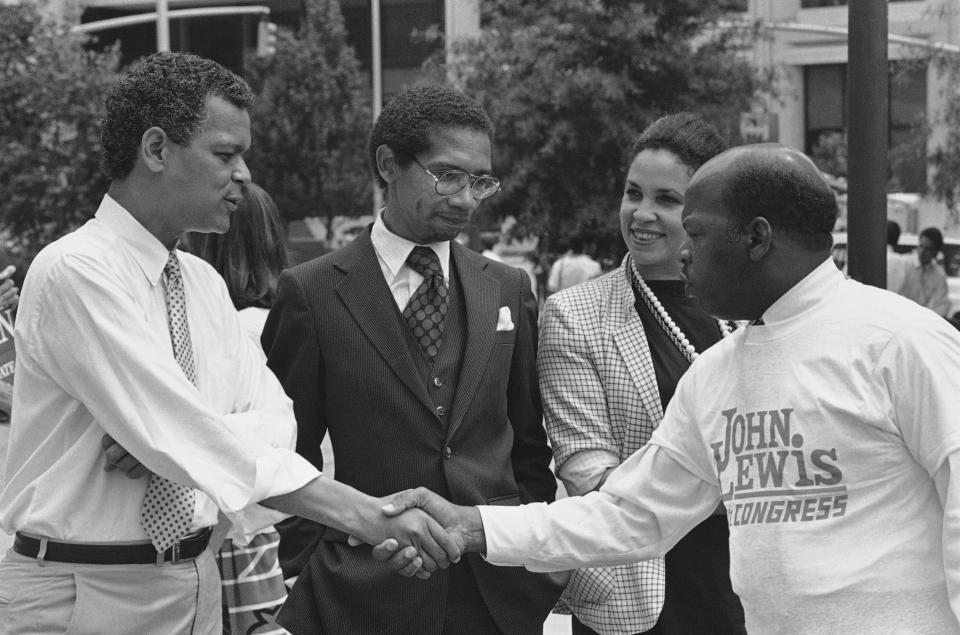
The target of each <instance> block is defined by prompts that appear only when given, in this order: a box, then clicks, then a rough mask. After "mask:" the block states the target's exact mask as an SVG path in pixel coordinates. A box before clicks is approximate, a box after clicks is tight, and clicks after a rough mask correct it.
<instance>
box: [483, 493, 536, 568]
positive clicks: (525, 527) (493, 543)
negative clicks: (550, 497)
mask: <svg viewBox="0 0 960 635" xmlns="http://www.w3.org/2000/svg"><path fill="white" fill-rule="evenodd" d="M546 508H547V504H546V503H529V504H527V505H519V506H516V507H506V506H502V505H479V506H478V507H477V509H478V510H480V520H481V521H482V522H483V533H484V536H485V537H486V542H487V550H486V553H485V554H484V556H483V557H484V559H485V560H486V561H487V562H489V563H490V564H494V565H498V566H517V565H523V564H524V562H525V560H526V559H527V558H529V556H530V554H531V553H532V552H533V544H534V540H535V539H534V531H533V527H534V522H535V521H534V517H535V516H537V515H539V514H540V513H541V512H542V511H545V510H546Z"/></svg>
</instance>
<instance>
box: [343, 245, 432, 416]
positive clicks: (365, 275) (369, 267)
mask: <svg viewBox="0 0 960 635" xmlns="http://www.w3.org/2000/svg"><path fill="white" fill-rule="evenodd" d="M340 254H341V255H340V258H339V259H338V260H337V261H336V263H335V266H336V267H337V268H339V269H340V270H341V271H343V272H344V277H343V280H341V281H340V284H338V285H337V294H338V295H339V296H340V300H341V301H342V302H343V304H344V305H345V306H346V307H347V310H348V311H349V312H350V314H351V315H352V316H353V318H354V320H356V322H357V326H358V327H359V328H360V331H361V332H363V334H364V335H365V336H366V337H367V339H369V340H370V343H371V344H372V345H373V348H374V349H375V350H376V351H377V353H379V354H380V355H381V356H382V357H383V359H384V360H385V361H386V363H387V365H388V366H390V368H391V369H392V370H393V372H394V373H395V374H396V375H397V377H398V378H399V379H400V381H401V382H403V384H404V385H405V386H406V387H407V388H409V389H410V390H411V392H413V393H414V394H415V395H416V396H417V398H418V399H420V401H422V402H423V403H424V405H425V406H426V407H427V408H429V409H431V410H432V405H431V402H430V397H429V395H428V394H427V389H426V387H425V386H424V385H423V382H422V381H420V375H419V373H418V372H417V368H416V365H415V363H414V361H413V359H412V358H411V356H410V349H409V348H408V347H407V343H406V339H405V334H404V333H403V331H401V330H400V329H401V328H402V327H401V325H400V321H399V320H397V319H396V318H395V315H396V304H395V302H394V299H393V294H392V293H391V292H390V287H388V286H387V282H386V280H385V279H384V277H383V271H382V270H381V269H380V262H379V260H378V259H377V254H376V252H375V251H374V249H373V243H372V242H371V241H370V230H369V229H367V230H366V231H364V232H363V233H362V234H360V235H359V236H357V237H356V238H355V239H354V240H353V242H351V243H350V245H349V246H348V247H347V248H345V249H343V250H342V251H341V252H340ZM360 361H362V360H360Z"/></svg>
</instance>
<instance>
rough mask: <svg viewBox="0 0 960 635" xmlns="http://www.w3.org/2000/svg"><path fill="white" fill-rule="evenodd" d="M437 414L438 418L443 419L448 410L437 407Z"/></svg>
mask: <svg viewBox="0 0 960 635" xmlns="http://www.w3.org/2000/svg"><path fill="white" fill-rule="evenodd" d="M436 412H437V416H438V417H442V416H443V415H445V414H447V409H446V408H444V407H443V406H437V410H436Z"/></svg>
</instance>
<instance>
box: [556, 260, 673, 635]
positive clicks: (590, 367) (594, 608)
mask: <svg viewBox="0 0 960 635" xmlns="http://www.w3.org/2000/svg"><path fill="white" fill-rule="evenodd" d="M537 371H538V374H539V377H540V390H541V393H542V397H543V406H544V415H545V417H546V424H547V432H548V434H549V435H550V441H551V443H552V445H553V450H554V457H555V460H556V465H557V469H558V470H559V469H560V467H561V466H562V465H563V463H564V462H565V461H566V460H567V459H569V458H570V457H571V456H573V455H574V454H576V453H577V452H582V451H584V450H606V451H608V452H611V453H613V454H616V455H617V456H618V457H619V458H620V461H621V462H622V461H623V460H624V459H626V458H627V457H628V456H630V455H631V454H633V453H634V452H635V451H637V450H638V449H639V448H640V447H642V446H643V445H644V444H646V442H647V441H648V440H649V439H650V435H651V433H653V430H654V429H655V428H656V427H657V425H659V423H660V420H661V419H662V418H663V407H662V405H661V404H660V394H659V392H658V390H657V380H656V375H655V374H654V370H653V361H652V359H651V357H650V349H649V346H648V344H647V337H646V335H645V334H644V331H643V324H642V323H641V322H640V318H639V317H638V316H637V312H636V309H635V308H634V295H633V290H632V289H631V287H630V281H629V277H628V271H627V268H626V260H624V264H622V265H621V266H620V267H619V268H618V269H616V270H615V271H612V272H611V273H609V274H607V275H605V276H602V277H600V278H594V279H593V280H589V281H587V282H584V283H582V284H579V285H577V286H574V287H571V288H569V289H565V290H563V291H560V292H559V293H556V294H554V295H552V296H550V298H548V299H547V302H546V304H545V305H544V308H543V316H542V321H541V331H540V350H539V353H538V355H537ZM663 596H664V565H663V559H662V558H657V559H655V560H648V561H645V562H640V563H636V564H630V565H622V566H617V567H602V568H590V569H579V570H577V571H575V572H574V573H573V575H572V576H571V578H570V581H569V582H568V584H567V587H566V589H565V590H564V593H563V595H562V596H561V598H560V600H561V606H560V609H561V610H562V608H563V607H562V605H563V604H565V605H566V606H567V607H569V608H570V610H571V611H572V612H573V614H574V615H576V616H577V619H579V620H580V621H581V622H583V623H584V624H586V625H587V626H589V627H590V628H592V629H594V630H595V631H597V632H599V633H603V634H605V635H610V634H615V633H639V632H642V631H646V630H649V629H650V628H652V627H653V625H654V624H655V623H656V621H657V618H658V617H659V615H660V610H661V608H662V606H663Z"/></svg>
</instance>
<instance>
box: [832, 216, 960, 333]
mask: <svg viewBox="0 0 960 635" xmlns="http://www.w3.org/2000/svg"><path fill="white" fill-rule="evenodd" d="M917 240H918V237H917V235H916V234H908V233H906V232H904V233H902V234H900V240H899V242H898V244H897V251H899V252H901V253H913V252H914V251H916V249H917ZM833 260H834V262H836V263H837V266H838V267H840V269H843V270H846V266H847V233H846V232H834V234H833ZM937 262H938V263H939V264H940V266H941V267H943V270H944V271H945V272H946V273H947V293H948V295H949V296H950V315H953V314H955V313H956V312H957V311H960V238H953V237H948V236H944V237H943V250H942V251H941V252H940V255H939V256H937Z"/></svg>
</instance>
